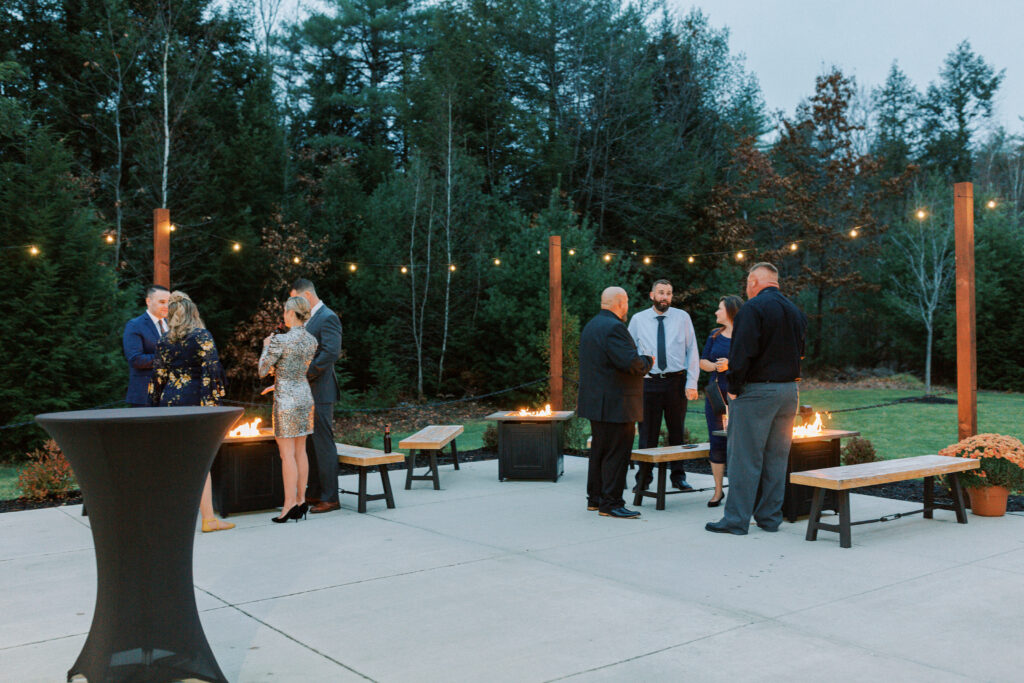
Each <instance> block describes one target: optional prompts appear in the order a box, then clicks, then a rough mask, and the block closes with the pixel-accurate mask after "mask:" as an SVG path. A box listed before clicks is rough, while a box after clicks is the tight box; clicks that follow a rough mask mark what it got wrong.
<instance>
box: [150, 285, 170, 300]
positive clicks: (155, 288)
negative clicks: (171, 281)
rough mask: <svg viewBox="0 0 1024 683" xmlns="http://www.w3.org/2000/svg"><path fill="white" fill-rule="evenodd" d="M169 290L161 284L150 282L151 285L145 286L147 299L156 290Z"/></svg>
mask: <svg viewBox="0 0 1024 683" xmlns="http://www.w3.org/2000/svg"><path fill="white" fill-rule="evenodd" d="M169 291H171V290H169V289H167V288H166V287H164V286H163V285H157V284H152V285H149V286H148V287H146V298H147V299H148V298H149V297H151V296H153V295H154V294H155V293H157V292H169Z"/></svg>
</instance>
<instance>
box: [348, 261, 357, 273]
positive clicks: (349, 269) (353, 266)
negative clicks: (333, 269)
mask: <svg viewBox="0 0 1024 683" xmlns="http://www.w3.org/2000/svg"><path fill="white" fill-rule="evenodd" d="M357 267H358V266H356V264H354V263H350V264H348V271H349V272H350V273H354V272H356V268H357Z"/></svg>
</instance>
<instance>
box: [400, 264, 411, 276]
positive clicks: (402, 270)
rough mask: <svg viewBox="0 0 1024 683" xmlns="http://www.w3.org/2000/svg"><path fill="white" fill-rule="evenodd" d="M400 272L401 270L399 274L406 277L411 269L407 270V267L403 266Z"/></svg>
mask: <svg viewBox="0 0 1024 683" xmlns="http://www.w3.org/2000/svg"><path fill="white" fill-rule="evenodd" d="M398 270H399V272H400V273H401V274H402V275H405V274H406V273H408V272H409V269H408V268H406V267H405V266H402V267H401V268H399V269H398Z"/></svg>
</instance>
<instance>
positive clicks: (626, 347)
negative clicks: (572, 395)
mask: <svg viewBox="0 0 1024 683" xmlns="http://www.w3.org/2000/svg"><path fill="white" fill-rule="evenodd" d="M579 357H580V388H579V394H578V396H577V399H576V414H577V415H579V416H580V417H583V418H587V419H589V420H594V421H596V422H639V421H641V420H643V416H644V375H646V374H647V371H648V370H650V369H651V358H650V356H641V355H640V354H639V353H638V352H637V350H636V342H634V341H633V337H631V336H630V334H629V330H627V329H626V326H625V325H624V324H623V323H622V321H621V320H619V319H618V318H617V317H615V314H614V313H612V312H611V311H608V310H602V311H601V312H600V313H598V314H597V315H595V316H594V317H593V318H592V319H591V321H590V322H588V323H587V325H586V327H584V328H583V332H582V333H581V334H580V356H579Z"/></svg>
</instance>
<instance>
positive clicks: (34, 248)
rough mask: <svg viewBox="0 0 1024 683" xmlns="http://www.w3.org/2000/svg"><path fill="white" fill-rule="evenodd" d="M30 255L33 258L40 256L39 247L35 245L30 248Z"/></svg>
mask: <svg viewBox="0 0 1024 683" xmlns="http://www.w3.org/2000/svg"><path fill="white" fill-rule="evenodd" d="M28 253H30V254H31V255H32V256H39V247H37V246H36V245H34V244H33V245H32V246H30V247H29V248H28Z"/></svg>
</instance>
